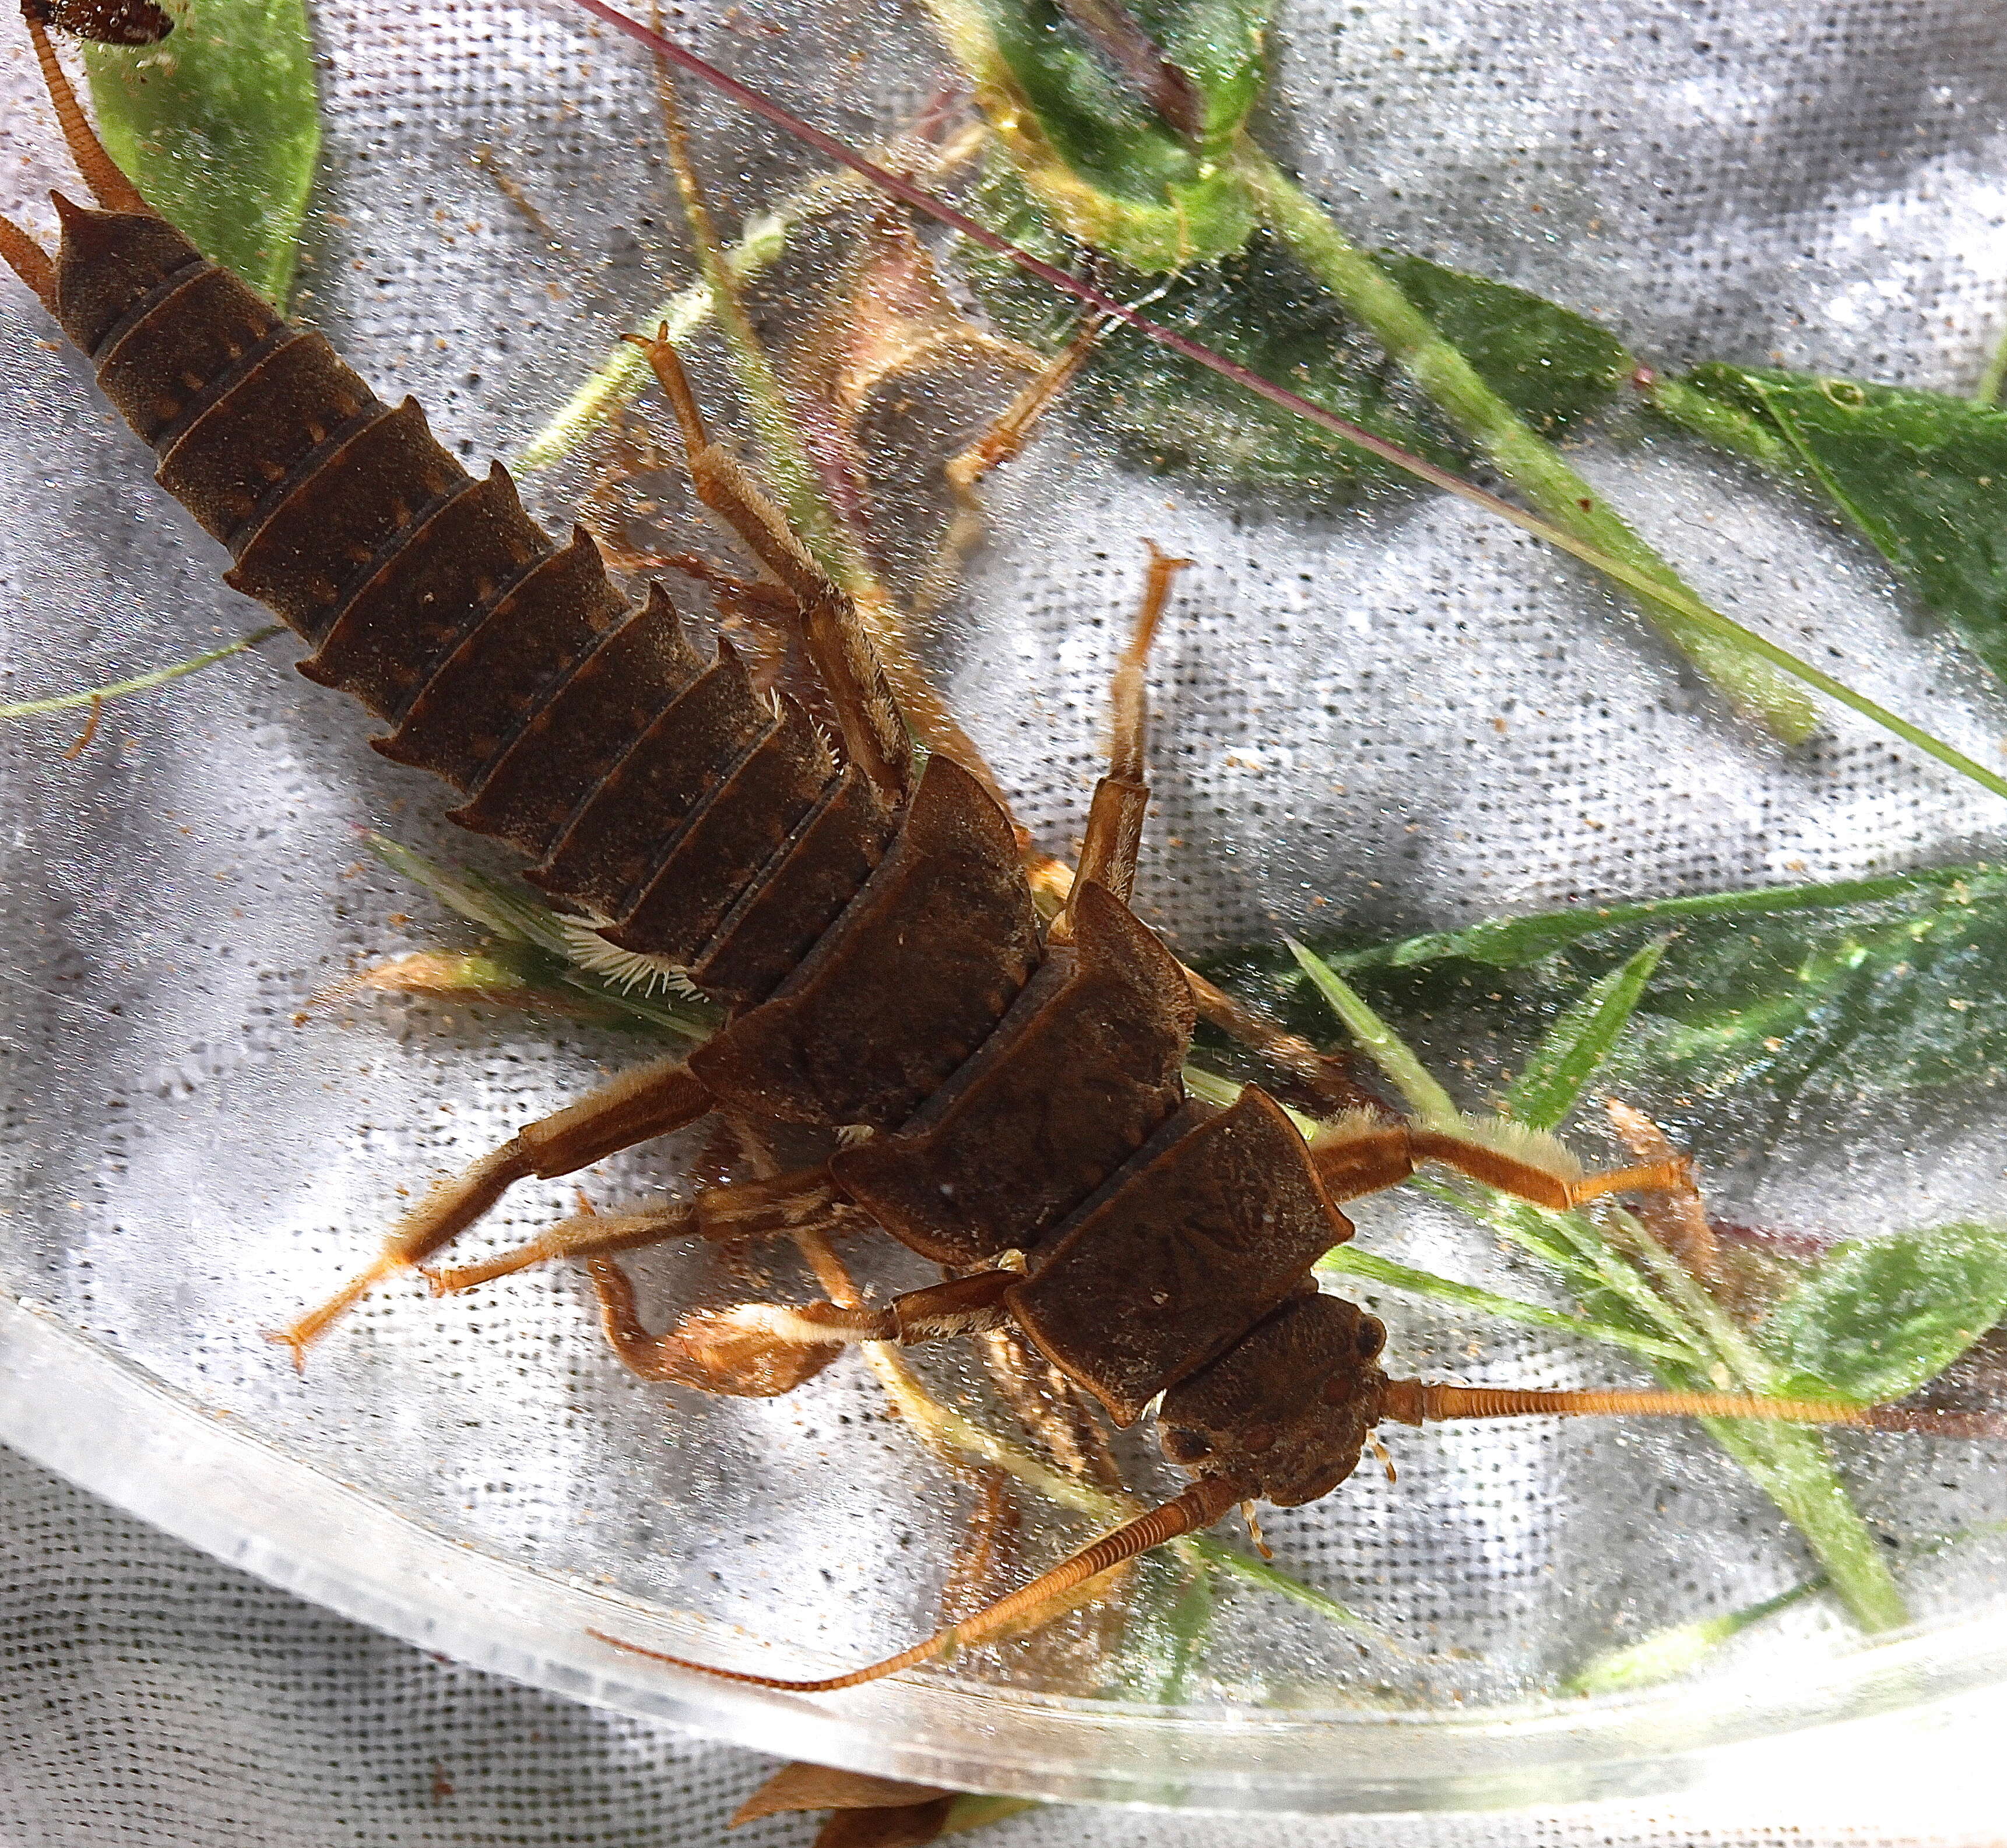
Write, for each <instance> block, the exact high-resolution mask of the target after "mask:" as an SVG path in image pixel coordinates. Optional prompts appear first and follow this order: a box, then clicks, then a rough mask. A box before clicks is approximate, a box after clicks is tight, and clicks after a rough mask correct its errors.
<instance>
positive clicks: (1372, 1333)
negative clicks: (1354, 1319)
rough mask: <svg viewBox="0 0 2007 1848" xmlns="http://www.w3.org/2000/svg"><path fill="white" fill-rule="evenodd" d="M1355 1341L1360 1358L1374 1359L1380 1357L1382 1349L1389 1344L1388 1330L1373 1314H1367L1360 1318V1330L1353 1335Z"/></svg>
mask: <svg viewBox="0 0 2007 1848" xmlns="http://www.w3.org/2000/svg"><path fill="white" fill-rule="evenodd" d="M1353 1345H1355V1346H1356V1349H1357V1350H1358V1353H1359V1358H1360V1360H1374V1359H1377V1357H1378V1355H1379V1352H1380V1350H1381V1349H1382V1348H1384V1346H1385V1345H1387V1331H1386V1329H1385V1328H1383V1327H1382V1326H1381V1324H1379V1323H1378V1322H1377V1321H1374V1318H1373V1317H1371V1316H1370V1315H1369V1316H1365V1317H1362V1318H1361V1319H1360V1324H1359V1332H1358V1334H1357V1335H1355V1336H1353Z"/></svg>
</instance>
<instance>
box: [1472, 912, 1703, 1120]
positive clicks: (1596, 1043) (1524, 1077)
mask: <svg viewBox="0 0 2007 1848" xmlns="http://www.w3.org/2000/svg"><path fill="white" fill-rule="evenodd" d="M1670 941H1671V938H1670V936H1662V937H1659V938H1656V939H1655V940H1653V942H1651V943H1647V944H1646V945H1645V947H1644V948H1643V949H1642V950H1638V952H1637V954H1635V955H1634V956H1633V957H1631V959H1630V960H1629V961H1628V962H1625V963H1624V964H1622V965H1621V966H1620V967H1618V968H1614V969H1612V970H1611V971H1610V973H1609V974H1608V975H1600V976H1598V977H1597V978H1596V980H1595V981H1593V982H1591V983H1590V984H1589V986H1588V988H1587V989H1585V991H1584V992H1583V993H1582V998H1581V999H1580V1000H1578V1001H1575V1002H1573V1003H1571V1004H1570V1005H1569V1007H1568V1009H1567V1010H1566V1011H1565V1012H1564V1014H1562V1015H1561V1018H1560V1019H1559V1020H1557V1021H1555V1022H1554V1025H1553V1026H1552V1027H1551V1028H1549V1029H1548V1031H1547V1037H1546V1038H1545V1039H1543V1040H1542V1041H1541V1042H1540V1044H1539V1045H1538V1046H1536V1047H1535V1048H1534V1049H1533V1056H1532V1057H1531V1058H1530V1059H1529V1060H1527V1061H1526V1069H1525V1070H1523V1071H1522V1072H1521V1073H1520V1074H1519V1075H1518V1077H1517V1078H1516V1079H1515V1080H1514V1081H1513V1082H1512V1083H1511V1084H1509V1085H1508V1086H1507V1087H1506V1091H1505V1110H1506V1114H1507V1115H1508V1116H1516V1117H1517V1118H1518V1120H1520V1121H1521V1122H1522V1123H1529V1124H1530V1125H1532V1127H1533V1128H1535V1129H1536V1130H1552V1129H1558V1128H1559V1127H1561V1123H1562V1122H1563V1121H1564V1120H1565V1119H1566V1117H1567V1116H1568V1113H1569V1111H1571V1110H1572V1109H1574V1108H1575V1100H1576V1099H1578V1098H1579V1097H1580V1096H1581V1095H1582V1087H1583V1086H1584V1085H1585V1084H1587V1083H1588V1082H1589V1079H1590V1077H1592V1076H1593V1075H1594V1074H1595V1072H1596V1068H1597V1067H1599V1066H1600V1065H1601V1064H1602V1063H1603V1061H1604V1060H1606V1059H1607V1058H1608V1057H1609V1056H1610V1052H1611V1049H1613V1048H1614V1046H1616V1044H1617V1039H1618V1038H1619V1037H1620V1036H1621V1034H1622V1033H1623V1032H1624V1028H1626V1027H1627V1026H1628V1025H1630V1024H1631V1014H1633V1013H1634V1012H1635V1010H1636V1009H1637V1006H1638V1000H1639V998H1640V997H1641V996H1642V995H1643V994H1644V993H1645V983H1646V982H1649V981H1650V980H1651V979H1652V975H1653V972H1654V971H1655V970H1656V968H1658V966H1659V960H1660V958H1661V957H1663V955H1664V954H1665V953H1666V945H1667V943H1670Z"/></svg>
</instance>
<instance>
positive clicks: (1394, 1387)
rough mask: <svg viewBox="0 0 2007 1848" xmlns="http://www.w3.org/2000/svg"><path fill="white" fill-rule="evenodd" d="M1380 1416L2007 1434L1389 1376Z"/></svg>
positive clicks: (1690, 1399)
mask: <svg viewBox="0 0 2007 1848" xmlns="http://www.w3.org/2000/svg"><path fill="white" fill-rule="evenodd" d="M1380 1404H1381V1416H1382V1417H1383V1418H1391V1419H1392V1420H1394V1422H1395V1423H1396V1424H1415V1425H1420V1424H1434V1423H1437V1422H1439V1421H1440V1420H1444V1419H1451V1418H1531V1417H1539V1416H1543V1415H1547V1416H1560V1417H1573V1418H1588V1417H1603V1418H1756V1419H1765V1420H1771V1421H1772V1422H1775V1423H1783V1424H1843V1425H1853V1426H1856V1427H1858V1428H1860V1429H1861V1430H1871V1431H1907V1432H1911V1433H1914V1434H1917V1435H1919V1436H1922V1437H2007V1413H2003V1412H1956V1411H1935V1410H1910V1409H1905V1408H1903V1407H1901V1406H1896V1405H1851V1404H1849V1403H1848V1402H1847V1401H1845V1400H1843V1399H1806V1398H1764V1397H1762V1395H1758V1394H1755V1393H1744V1392H1632V1391H1585V1392H1568V1391H1547V1390H1543V1389H1540V1388H1530V1387H1529V1388H1522V1387H1513V1386H1495V1387H1494V1386H1446V1385H1437V1384H1431V1383H1430V1382H1428V1381H1422V1380H1389V1381H1387V1383H1386V1384H1385V1386H1384V1388H1382V1397H1381V1402H1380Z"/></svg>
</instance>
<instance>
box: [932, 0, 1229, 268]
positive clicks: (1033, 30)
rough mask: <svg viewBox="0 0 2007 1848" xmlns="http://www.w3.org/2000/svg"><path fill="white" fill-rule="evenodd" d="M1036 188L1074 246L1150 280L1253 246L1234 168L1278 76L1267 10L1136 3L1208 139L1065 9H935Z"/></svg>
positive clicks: (1006, 4)
mask: <svg viewBox="0 0 2007 1848" xmlns="http://www.w3.org/2000/svg"><path fill="white" fill-rule="evenodd" d="M929 10H930V11H931V12H933V16H934V19H935V23H936V25H937V26H939V27H940V30H941V32H942V34H943V35H944V37H946V38H947V42H948V47H949V49H950V50H951V51H952V52H953V53H954V57H955V59H956V61H957V62H958V63H959V64H960V65H961V67H962V69H964V70H965V72H967V73H968V76H970V77H971V78H972V79H973V80H974V82H975V93H976V97H977V100H978V101H979V103H980V104H981V105H982V108H983V110H984V111H985V113H986V115H988V117H989V122H990V125H991V127H992V128H993V129H994V130H995V131H996V135H997V136H998V138H999V139H1000V140H1001V141H1002V142H1003V145H1004V146H1006V147H1007V149H1008V150H1010V153H1011V158H1012V160H1014V162H1015V164H1016V166H1017V170H1018V173H1019V174H1020V175H1021V176H1022V178H1023V179H1024V182H1025V185H1027V186H1028V187H1029V189H1031V191H1032V193H1033V194H1035V196H1037V198H1038V199H1039V202H1040V203H1041V204H1042V206H1044V207H1045V209H1046V210H1048V211H1049V212H1050V213H1052V215H1053V217H1055V218H1056V220H1058V222H1059V223H1060V224H1062V225H1063V226H1064V227H1066V229H1067V231H1068V232H1069V233H1070V234H1071V235H1072V236H1074V237H1075V238H1078V239H1080V241H1081V242H1082V243H1084V244H1086V245H1088V246H1089V247H1090V248H1091V249H1095V250H1098V251H1100V252H1103V253H1104V254H1106V256H1110V257H1112V258H1113V259H1115V260H1116V262H1118V263H1123V264H1126V265H1127V266H1129V267H1130V268H1131V269H1134V270H1141V271H1142V272H1144V273H1145V274H1149V275H1157V274H1161V273H1163V272H1165V271H1166V270H1183V269H1185V268H1187V267H1189V266H1190V265H1192V264H1194V263H1205V262H1208V261H1209V260H1210V259H1212V258H1215V257H1218V256H1224V255H1225V254H1226V253H1227V252H1229V251H1233V250H1237V249H1240V246H1241V245H1243V244H1244V243H1245V242H1247V237H1248V234H1249V233H1250V231H1253V229H1254V213H1253V210H1252V208H1251V207H1250V205H1249V203H1248V199H1247V192H1246V189H1245V188H1244V186H1243V184H1242V182H1241V181H1240V178H1239V177H1238V175H1236V173H1235V172H1234V171H1233V166H1232V164H1231V163H1230V162H1229V160H1227V159H1226V153H1227V150H1228V148H1229V146H1230V144H1231V143H1232V142H1233V139H1234V137H1235V136H1236V135H1237V134H1238V133H1239V132H1240V125H1241V124H1242V122H1243V121H1245V119H1246V118H1247V111H1248V110H1249V109H1250V108H1252V107H1253V104H1254V99H1255V98H1256V97H1257V96H1258V95H1259V94H1260V93H1261V86H1262V83H1263V82H1264V81H1265V77H1266V74H1267V63H1266V51H1265V48H1266V39H1267V34H1268V19H1269V12H1268V6H1267V5H1265V4H1263V3H1262V0H1135V4H1134V5H1132V6H1131V7H1130V9H1129V12H1130V18H1131V19H1132V20H1133V22H1134V25H1135V26H1139V27H1140V28H1141V32H1142V34H1144V35H1145V37H1146V38H1147V39H1148V41H1150V42H1151V43H1152V44H1154V46H1155V48H1156V50H1157V51H1158V52H1159V53H1160V54H1161V55H1162V60H1163V62H1166V63H1167V64H1169V65H1170V66H1171V67H1173V69H1175V70H1176V71H1178V72H1182V73H1183V76H1184V77H1185V78H1186V79H1187V81H1188V83H1189V86H1190V90H1191V91H1192V92H1193V93H1195V97H1196V101H1197V112H1198V118H1199V123H1198V125H1199V133H1198V135H1197V137H1196V138H1195V139H1187V137H1186V136H1183V135H1182V134H1180V132H1178V130H1177V129H1174V128H1173V126H1172V125H1170V124H1169V122H1166V120H1165V119H1164V118H1163V117H1162V116H1161V115H1159V114H1158V112H1157V111H1156V110H1155V108H1152V106H1151V104H1150V102H1149V101H1148V99H1147V98H1146V97H1145V94H1144V93H1143V92H1142V90H1140V89H1139V88H1138V86H1137V84H1136V83H1135V81H1134V78H1133V76H1130V75H1129V74H1127V73H1125V72H1124V71H1123V69H1121V68H1120V66H1119V65H1117V64H1116V62H1114V61H1113V59H1112V58H1109V55H1107V53H1106V51H1103V50H1102V49H1101V48H1099V47H1098V46H1097V45H1096V44H1095V41H1094V40H1093V39H1092V37H1090V35H1089V34H1088V32H1087V31H1086V30H1083V28H1082V26H1081V25H1080V23H1078V20H1077V19H1075V18H1074V16H1073V15H1071V14H1070V13H1069V12H1067V10H1066V9H1064V8H1063V7H1062V6H1061V5H1060V4H1059V3H1058V0H929Z"/></svg>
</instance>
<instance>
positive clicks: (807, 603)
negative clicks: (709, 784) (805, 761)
mask: <svg viewBox="0 0 2007 1848" xmlns="http://www.w3.org/2000/svg"><path fill="white" fill-rule="evenodd" d="M639 344H640V346H641V347H642V348H643V349H644V351H646V353H647V355H648V363H649V365H651V366H652V367H653V368H654V372H655V376H656V378H657V379H659V380H660V381H661V386H662V390H663V391H664V393H665V394H666V395H667V397H668V400H669V404H670V405H671V407H672V409H673V410H674V411H675V415H676V421H677V422H678V423H679V425H681V426H682V428H683V446H684V450H685V452H686V456H687V458H688V462H689V467H690V480H691V482H692V484H693V485H694V486H695V488H696V489H697V498H698V499H700V500H701V501H702V502H703V503H704V505H705V506H707V507H709V508H710V509H711V511H712V512H713V513H716V514H717V515H718V517H720V518H721V519H722V520H724V521H725V524H727V525H728V526H729V527H731V528H732V531H734V532H735V533H736V534H739V537H740V538H742V539H743V540H744V541H746V545H748V546H749V547H750V548H751V550H752V552H753V555H754V556H755V557H756V558H757V559H759V561H760V563H761V564H762V565H764V566H766V568H767V570H769V571H771V573H773V574H774V577H776V578H777V579H778V580H779V581H780V583H781V584H782V586H783V587H785V589H786V590H787V591H788V592H789V593H790V594H791V595H792V597H793V598H794V600H795V605H796V608H798V610H799V612H800V620H801V622H802V629H803V632H804V634H805V637H806V641H807V644H808V650H809V654H810V658H811V659H812V660H813V661H814V663H815V667H816V671H817V673H818V674H819V675H820V676H821V679H822V682H823V685H824V687H825V688H826V689H827V691H828V693H829V696H830V700H831V704H833V705H834V707H835V708H836V713H837V719H838V723H839V724H840V725H841V727H842V728H843V739H844V744H845V747H846V749H848V752H849V753H850V756H851V758H852V761H853V762H855V764H858V765H859V767H860V768H862V770H863V771H864V773H865V774H866V775H867V776H869V778H870V779H871V780H872V781H873V783H875V784H877V786H878V787H879V788H880V790H882V791H883V792H884V794H885V795H886V796H887V799H889V800H890V801H891V802H893V803H894V805H895V806H897V805H898V804H901V803H903V802H905V799H906V795H907V792H908V790H909V789H910V788H912V781H913V748H912V741H911V740H910V739H908V736H907V733H906V724H905V719H904V718H902V717H901V714H900V711H899V706H898V701H897V700H895V699H894V697H893V696H892V688H891V682H889V681H888V680H887V679H886V677H885V670H884V668H883V666H881V665H880V662H879V660H878V657H877V651H875V650H874V649H873V647H872V646H871V640H870V637H869V636H868V635H866V633H865V630H864V625H863V622H862V620H861V619H859V615H858V613H857V607H856V605H855V604H854V603H853V602H852V601H851V598H850V597H849V595H848V593H847V592H846V591H845V590H844V589H843V587H842V586H841V585H840V584H837V583H836V582H835V580H834V579H832V578H831V577H830V576H829V574H828V573H827V572H825V571H824V570H823V569H822V567H821V566H820V565H818V564H817V563H816V562H815V560H814V559H812V558H810V556H809V555H808V552H807V551H806V548H804V547H803V546H802V542H801V541H799V539H797V538H795V535H794V534H793V533H792V532H791V531H788V524H787V522H786V521H785V520H783V519H782V518H781V514H780V512H779V510H778V509H777V508H775V506H774V504H773V503H771V501H769V500H768V499H767V497H766V496H765V495H764V494H763V493H761V492H760V489H759V488H757V486H756V485H754V484H753V481H752V480H751V479H750V478H749V477H748V476H747V474H746V471H744V470H743V469H742V468H741V467H739V464H738V462H737V460H735V458H734V457H732V455H731V454H729V453H728V452H727V451H725V450H723V449H721V448H720V447H719V446H718V445H717V444H716V443H713V442H712V441H711V435H710V432H709V431H708V430H707V428H705V425H704V414H703V412H702V411H700V409H699V408H698V406H697V397H696V394H695V393H693V391H692V390H690V380H689V379H688V377H687V376H686V375H685V373H684V372H683V361H681V360H680V359H679V358H677V357H676V351H675V347H672V346H671V345H670V344H669V343H668V340H665V339H662V338H661V337H658V338H656V339H654V340H643V341H641V342H640V343H639Z"/></svg>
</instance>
